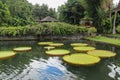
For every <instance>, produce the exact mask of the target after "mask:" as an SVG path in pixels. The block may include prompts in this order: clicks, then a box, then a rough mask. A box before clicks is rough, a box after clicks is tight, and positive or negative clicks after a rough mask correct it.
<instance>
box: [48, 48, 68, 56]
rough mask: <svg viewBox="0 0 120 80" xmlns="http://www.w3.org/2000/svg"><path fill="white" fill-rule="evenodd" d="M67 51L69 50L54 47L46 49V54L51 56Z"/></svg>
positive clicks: (61, 54)
mask: <svg viewBox="0 0 120 80" xmlns="http://www.w3.org/2000/svg"><path fill="white" fill-rule="evenodd" d="M69 53H70V51H68V50H65V49H55V50H50V51H46V54H48V55H51V56H63V55H67V54H69Z"/></svg>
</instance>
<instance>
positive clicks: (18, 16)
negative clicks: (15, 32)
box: [6, 0, 32, 26]
mask: <svg viewBox="0 0 120 80" xmlns="http://www.w3.org/2000/svg"><path fill="white" fill-rule="evenodd" d="M13 3H14V4H13ZM6 4H7V5H8V8H9V11H10V14H11V16H12V22H11V25H15V26H17V25H27V24H30V22H31V20H32V19H31V18H32V14H31V8H30V4H29V3H28V1H27V0H7V1H6Z"/></svg>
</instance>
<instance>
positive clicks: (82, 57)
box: [63, 53, 100, 66]
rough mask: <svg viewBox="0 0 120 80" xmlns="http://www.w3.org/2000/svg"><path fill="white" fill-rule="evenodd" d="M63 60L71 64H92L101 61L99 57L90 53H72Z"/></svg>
mask: <svg viewBox="0 0 120 80" xmlns="http://www.w3.org/2000/svg"><path fill="white" fill-rule="evenodd" d="M63 60H64V61H65V62H67V63H69V64H72V65H75V66H80V65H82V66H90V65H94V64H96V63H98V62H99V61H100V58H99V57H95V56H91V55H88V54H76V53H75V54H72V55H66V56H64V57H63Z"/></svg>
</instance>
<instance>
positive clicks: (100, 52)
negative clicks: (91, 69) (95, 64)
mask: <svg viewBox="0 0 120 80" xmlns="http://www.w3.org/2000/svg"><path fill="white" fill-rule="evenodd" d="M88 54H89V55H93V56H98V57H101V58H108V57H114V56H116V53H113V52H111V51H106V50H93V51H89V52H88Z"/></svg>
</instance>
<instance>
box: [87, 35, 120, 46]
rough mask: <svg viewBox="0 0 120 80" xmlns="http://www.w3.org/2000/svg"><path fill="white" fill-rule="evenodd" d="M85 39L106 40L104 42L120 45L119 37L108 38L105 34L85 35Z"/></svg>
mask: <svg viewBox="0 0 120 80" xmlns="http://www.w3.org/2000/svg"><path fill="white" fill-rule="evenodd" d="M85 39H88V40H93V41H98V42H104V43H108V44H113V45H117V46H120V40H119V39H114V38H107V37H103V36H96V37H85Z"/></svg>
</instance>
